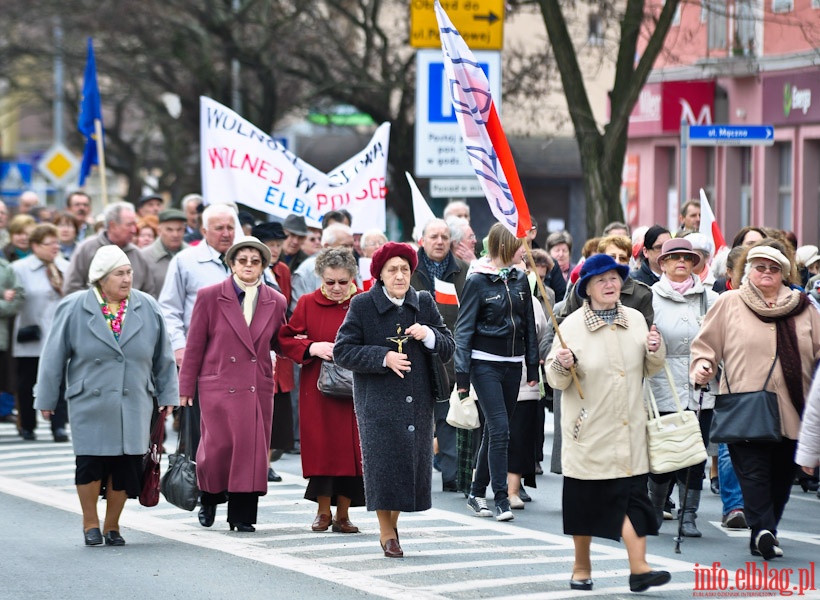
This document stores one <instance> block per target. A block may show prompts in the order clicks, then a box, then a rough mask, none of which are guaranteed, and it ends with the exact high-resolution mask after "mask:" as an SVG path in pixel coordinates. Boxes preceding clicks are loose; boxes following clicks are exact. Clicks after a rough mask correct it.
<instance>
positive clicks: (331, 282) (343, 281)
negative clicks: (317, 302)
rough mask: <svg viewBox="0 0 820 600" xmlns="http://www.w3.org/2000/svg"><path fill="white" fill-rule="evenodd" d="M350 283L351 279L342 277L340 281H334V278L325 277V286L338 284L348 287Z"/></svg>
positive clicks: (330, 286)
mask: <svg viewBox="0 0 820 600" xmlns="http://www.w3.org/2000/svg"><path fill="white" fill-rule="evenodd" d="M349 284H350V280H349V279H340V280H339V281H334V280H333V279H325V287H329V288H332V287H334V286H336V285H340V286H342V287H347V286H348V285H349Z"/></svg>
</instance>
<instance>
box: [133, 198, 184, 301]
mask: <svg viewBox="0 0 820 600" xmlns="http://www.w3.org/2000/svg"><path fill="white" fill-rule="evenodd" d="M185 220H186V219H185V213H184V212H182V211H181V210H177V209H175V208H169V209H166V210H163V211H162V212H160V213H159V237H157V239H156V240H154V242H153V243H151V245H149V246H148V247H146V248H143V249H142V250H140V252H142V255H143V256H144V257H145V260H146V261H147V262H148V267H149V268H150V270H151V276H152V277H153V278H154V297H155V298H156V297H159V292H160V290H162V285H163V284H164V283H165V274H166V273H167V272H168V265H169V264H170V263H171V259H172V258H173V257H174V256H176V254H177V252H179V251H180V250H183V249H185V248H187V247H188V244H186V243H185V242H183V241H182V238H183V237H184V235H185Z"/></svg>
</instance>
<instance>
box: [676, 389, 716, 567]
mask: <svg viewBox="0 0 820 600" xmlns="http://www.w3.org/2000/svg"><path fill="white" fill-rule="evenodd" d="M708 390H709V384H706V386H705V387H701V388H700V396H699V397H698V410H697V412H696V413H695V418H696V419H697V421H698V428H700V409H701V408H703V393H704V392H707V391H708ZM691 469H692V467H686V483H685V484H684V486H683V501H682V502H681V507H680V510H679V511H678V535H676V536H675V554H680V545H681V542H683V513H684V512H685V510H686V497H687V496H688V495H689V476H690V474H691V473H692V471H691Z"/></svg>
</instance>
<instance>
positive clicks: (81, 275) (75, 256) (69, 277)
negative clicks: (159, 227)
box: [63, 202, 156, 296]
mask: <svg viewBox="0 0 820 600" xmlns="http://www.w3.org/2000/svg"><path fill="white" fill-rule="evenodd" d="M103 218H104V220H105V229H104V230H103V231H101V232H100V233H99V235H96V236H94V237H92V238H90V239H87V240H85V241H84V242H82V243H81V244H80V245H79V246H77V248H76V249H75V250H74V252H73V253H72V255H71V262H70V263H69V265H68V271H67V272H66V275H65V280H64V281H63V295H64V296H67V295H68V294H70V293H72V292H76V291H79V290H84V289H86V288H88V269H89V267H90V266H91V260H92V259H93V258H94V255H95V254H96V253H97V250H99V249H100V248H102V247H103V246H108V245H109V244H114V245H115V246H118V247H119V248H120V249H121V250H122V251H123V252H125V255H126V256H127V257H128V260H129V261H130V262H131V269H132V270H133V283H132V285H133V287H134V289H137V290H139V291H141V292H145V293H146V294H150V295H151V296H153V295H155V294H156V291H155V290H154V279H153V277H152V276H151V270H150V268H149V267H148V262H147V261H146V260H145V258H144V257H143V255H142V254H141V253H140V250H139V248H137V247H136V246H135V245H134V244H132V243H131V242H132V241H133V239H134V236H135V235H136V234H137V215H136V213H135V212H134V206H133V205H132V204H130V203H129V202H114V203H113V204H109V205H108V206H107V207H106V209H105V212H104V213H103Z"/></svg>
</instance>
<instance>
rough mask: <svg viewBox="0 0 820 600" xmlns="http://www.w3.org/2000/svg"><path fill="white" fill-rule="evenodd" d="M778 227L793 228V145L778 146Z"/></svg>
mask: <svg viewBox="0 0 820 600" xmlns="http://www.w3.org/2000/svg"><path fill="white" fill-rule="evenodd" d="M777 146H778V151H779V152H778V154H779V156H778V167H779V173H778V176H777V226H778V227H779V228H780V229H786V230H790V229H791V228H792V145H791V144H789V143H785V144H778V145H777Z"/></svg>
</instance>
